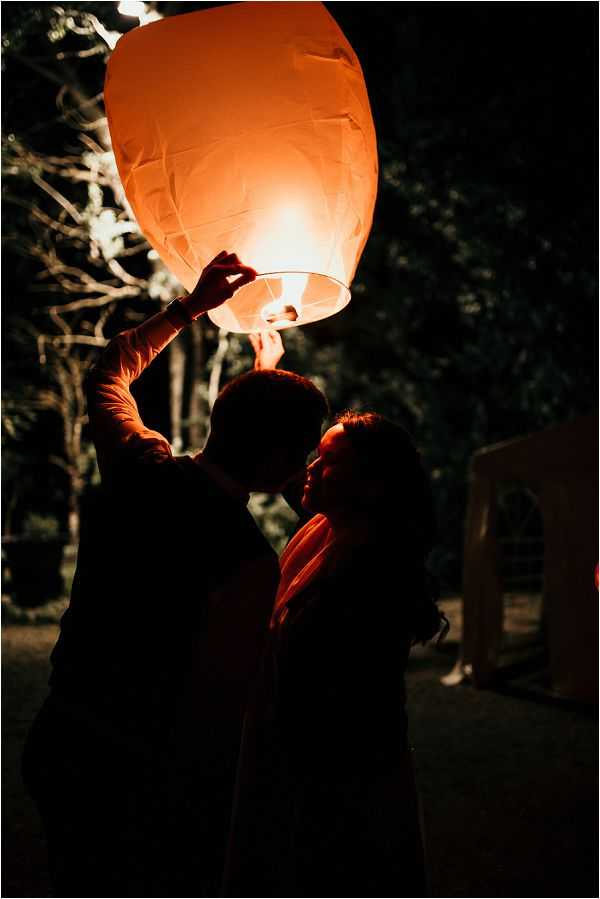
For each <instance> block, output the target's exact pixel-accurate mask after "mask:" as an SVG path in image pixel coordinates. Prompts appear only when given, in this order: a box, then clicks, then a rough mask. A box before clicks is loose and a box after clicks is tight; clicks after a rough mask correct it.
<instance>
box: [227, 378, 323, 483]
mask: <svg viewBox="0 0 600 899" xmlns="http://www.w3.org/2000/svg"><path fill="white" fill-rule="evenodd" d="M328 412H329V407H328V405H327V400H326V399H325V397H324V395H323V394H322V393H321V391H320V390H319V388H318V387H316V385H315V384H313V383H312V381H309V380H308V378H303V377H302V376H301V375H297V374H295V373H294V372H290V371H283V370H282V369H279V368H273V369H259V370H257V371H250V372H247V373H246V374H243V375H240V376H239V377H237V378H234V380H233V381H230V382H229V383H228V384H226V386H225V387H224V388H223V389H222V390H221V392H220V393H219V395H218V397H217V399H216V401H215V404H214V406H213V410H212V414H211V419H210V421H211V441H212V442H213V443H214V444H215V445H217V446H218V447H219V453H220V456H221V458H223V459H227V460H228V461H229V462H230V463H232V465H233V467H234V468H235V469H237V471H238V472H239V473H242V471H241V469H240V466H243V468H244V469H246V468H247V469H249V470H252V468H253V467H254V465H255V463H256V462H257V461H259V460H260V459H261V458H263V457H264V455H265V453H266V452H268V451H271V450H273V448H280V449H282V450H287V449H291V450H293V449H295V448H298V447H299V446H304V447H305V449H306V452H308V451H309V450H310V449H311V448H312V447H313V446H316V444H317V443H318V442H319V438H320V435H321V426H322V423H323V419H324V418H325V417H326V416H327V415H328Z"/></svg>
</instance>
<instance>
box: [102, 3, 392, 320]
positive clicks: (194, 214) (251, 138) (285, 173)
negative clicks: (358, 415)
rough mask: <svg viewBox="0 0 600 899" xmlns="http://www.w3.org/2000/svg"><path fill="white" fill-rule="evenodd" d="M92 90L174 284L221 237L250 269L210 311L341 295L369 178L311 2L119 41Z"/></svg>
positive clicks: (366, 222)
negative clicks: (101, 101) (100, 97)
mask: <svg viewBox="0 0 600 899" xmlns="http://www.w3.org/2000/svg"><path fill="white" fill-rule="evenodd" d="M105 102H106V109H107V114H108V121H109V126H110V132H111V135H112V140H113V146H114V151H115V155H116V159H117V165H118V168H119V173H120V175H121V179H122V181H123V185H124V188H125V192H126V194H127V197H128V200H129V202H130V203H131V206H132V208H133V211H134V213H135V215H136V217H137V219H138V222H139V224H140V227H141V229H142V231H143V232H144V234H145V235H146V237H147V238H148V240H149V241H150V243H151V244H152V246H153V247H154V248H155V249H156V250H157V252H158V253H159V255H160V256H161V257H162V259H163V260H164V262H165V264H166V265H167V267H168V268H169V269H170V270H171V271H172V272H173V274H174V275H175V276H176V277H177V278H178V279H179V280H180V281H181V282H182V283H183V284H184V286H185V287H186V288H187V289H188V290H192V289H193V287H194V286H195V284H196V282H197V280H198V276H199V274H200V272H201V270H202V268H203V267H204V265H206V263H207V262H209V261H210V260H211V259H212V258H213V257H214V256H215V255H216V254H217V253H218V252H219V251H220V250H222V249H227V250H229V251H234V252H236V253H238V255H239V256H240V258H241V259H242V260H243V261H244V262H245V263H247V264H248V265H252V266H253V267H254V268H255V269H256V270H257V271H258V272H259V273H260V277H259V278H258V279H257V280H256V281H255V282H253V283H252V284H249V285H247V286H245V287H243V288H242V289H241V290H239V291H238V292H237V293H236V294H235V296H234V297H233V298H232V299H231V300H230V301H229V302H228V303H227V304H225V305H224V306H222V307H220V308H219V309H216V310H214V311H213V312H212V313H210V317H211V318H212V320H213V321H214V322H215V323H216V324H218V325H220V326H222V327H224V328H227V329H229V330H231V331H238V332H250V331H260V330H265V329H267V328H272V327H276V328H284V327H290V326H291V325H300V324H306V323H307V322H311V321H317V320H318V319H321V318H325V317H326V316H328V315H332V314H333V313H335V312H338V311H339V310H340V309H342V308H343V307H344V306H345V305H346V303H348V301H349V299H350V291H349V286H350V283H351V281H352V278H353V276H354V272H355V270H356V266H357V264H358V261H359V259H360V255H361V253H362V250H363V247H364V245H365V242H366V239H367V236H368V234H369V230H370V228H371V222H372V217H373V207H374V203H375V195H376V190H377V148H376V141H375V130H374V127H373V121H372V118H371V111H370V107H369V100H368V97H367V91H366V87H365V83H364V79H363V76H362V72H361V68H360V65H359V62H358V59H357V58H356V54H355V53H354V51H353V49H352V47H351V46H350V44H349V43H348V41H347V40H346V38H345V37H344V35H343V34H342V32H341V31H340V29H339V28H338V26H337V24H336V23H335V21H334V20H333V19H332V17H331V16H330V15H329V13H328V12H327V10H326V9H325V7H324V6H323V5H322V4H321V3H300V2H295V3H277V2H271V3H260V2H257V3H254V2H248V3H237V4H231V5H229V6H224V7H218V8H215V9H209V10H204V11H201V12H194V13H190V14H187V15H180V16H171V17H169V18H166V19H163V20H162V21H160V22H156V23H153V24H150V25H146V26H144V27H143V28H136V29H134V30H133V31H131V32H129V33H128V34H127V35H125V36H124V37H123V38H121V40H120V41H119V43H118V45H117V47H116V49H115V51H114V52H113V54H112V57H111V59H110V63H109V66H108V74H107V80H106V88H105Z"/></svg>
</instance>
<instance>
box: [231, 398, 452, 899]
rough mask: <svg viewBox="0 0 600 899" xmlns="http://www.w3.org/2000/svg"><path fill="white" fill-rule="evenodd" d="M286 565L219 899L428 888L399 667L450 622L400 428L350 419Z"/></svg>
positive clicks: (417, 478)
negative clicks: (431, 571) (431, 568)
mask: <svg viewBox="0 0 600 899" xmlns="http://www.w3.org/2000/svg"><path fill="white" fill-rule="evenodd" d="M302 506H303V508H304V510H305V511H307V512H310V513H312V514H313V517H312V518H310V520H309V521H308V522H307V523H306V524H305V525H304V527H302V528H301V529H300V530H299V531H298V532H297V534H296V535H295V536H294V537H293V539H292V540H291V541H290V543H289V544H288V547H287V548H286V550H285V552H284V553H283V556H282V558H281V584H280V588H279V592H278V596H277V601H276V605H275V610H274V614H273V619H272V624H271V640H270V645H269V650H268V653H267V656H266V659H265V665H264V669H263V676H262V679H261V681H260V683H259V686H258V688H257V691H256V695H255V698H254V702H253V703H252V704H251V707H250V710H249V713H248V718H247V724H246V734H245V740H244V746H243V751H242V756H241V761H240V769H239V778H238V789H237V801H236V807H235V809H234V816H233V827H232V836H231V843H230V853H229V865H228V872H227V876H226V887H225V890H226V895H232V896H233V895H235V896H256V895H265V896H275V895H278V896H282V895H283V896H317V895H318V896H358V895H360V896H402V895H410V896H419V895H421V896H422V895H425V894H426V882H425V866H424V858H423V847H422V840H421V830H420V827H419V816H418V802H417V796H416V790H415V786H414V776H413V769H412V760H411V750H410V748H409V743H408V738H407V720H406V713H405V708H404V705H405V693H404V670H405V667H406V662H407V659H408V655H409V651H410V647H411V645H413V644H414V643H416V642H422V641H426V640H428V639H430V638H432V637H433V636H435V634H436V633H438V632H439V631H440V629H441V628H442V627H443V626H444V625H445V618H444V616H443V615H442V614H441V613H440V611H439V610H438V608H437V605H436V603H435V601H434V594H433V591H432V588H431V579H430V577H429V575H428V573H427V570H426V567H425V560H426V556H427V554H428V552H429V550H430V548H431V543H432V540H433V534H434V517H433V506H432V499H431V491H430V485H429V480H428V477H427V475H426V473H425V470H424V468H423V465H422V462H421V459H420V456H419V453H418V452H417V450H416V448H415V446H414V444H413V442H412V440H411V438H410V437H409V435H408V434H407V433H406V431H404V429H402V428H400V427H399V426H397V425H395V424H393V423H392V422H390V421H388V420H386V419H385V418H383V417H382V416H379V415H376V414H373V413H367V414H358V413H352V412H347V413H345V414H343V415H342V416H341V417H340V418H338V420H337V422H336V424H335V425H334V426H333V427H332V428H330V429H329V430H328V431H327V432H326V433H325V435H324V436H323V438H322V440H321V443H320V447H319V452H318V456H317V458H316V459H315V460H314V461H313V462H312V464H311V465H310V466H309V468H308V471H307V478H306V483H305V487H304V494H303V498H302Z"/></svg>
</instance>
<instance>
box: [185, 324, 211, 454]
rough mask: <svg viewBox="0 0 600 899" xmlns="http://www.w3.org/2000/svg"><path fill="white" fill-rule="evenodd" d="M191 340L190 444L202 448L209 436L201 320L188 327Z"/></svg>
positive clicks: (192, 446)
mask: <svg viewBox="0 0 600 899" xmlns="http://www.w3.org/2000/svg"><path fill="white" fill-rule="evenodd" d="M188 333H189V335H190V340H191V344H192V347H191V353H190V369H191V377H190V395H189V406H188V422H189V445H190V448H191V449H196V450H198V449H201V448H202V447H203V446H204V443H205V441H206V437H207V431H208V428H207V409H206V385H205V383H204V379H205V377H206V375H205V371H204V329H203V326H202V323H201V321H200V320H198V321H197V322H196V323H195V324H194V325H192V327H191V328H189V329H188Z"/></svg>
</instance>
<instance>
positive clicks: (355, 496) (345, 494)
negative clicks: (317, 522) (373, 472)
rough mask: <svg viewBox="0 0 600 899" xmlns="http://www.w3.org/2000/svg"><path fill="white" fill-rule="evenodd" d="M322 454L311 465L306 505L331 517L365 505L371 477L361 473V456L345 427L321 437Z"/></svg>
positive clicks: (335, 427) (305, 487) (309, 509)
mask: <svg viewBox="0 0 600 899" xmlns="http://www.w3.org/2000/svg"><path fill="white" fill-rule="evenodd" d="M317 452H318V455H317V458H316V459H315V460H314V462H311V464H310V465H309V466H308V469H307V472H306V482H305V484H304V494H303V497H302V505H303V507H304V508H305V509H306V510H307V511H308V512H312V513H313V514H316V513H317V512H320V513H322V514H323V515H330V514H331V513H333V514H336V513H338V514H339V513H340V512H344V513H346V514H348V513H351V511H352V510H356V509H357V508H361V507H362V506H363V503H364V500H365V497H366V492H367V486H368V484H369V481H368V475H365V472H364V471H361V468H360V465H359V462H360V460H359V457H358V454H357V452H356V450H355V449H354V447H353V446H352V444H351V442H350V440H349V439H348V435H347V434H346V433H345V431H344V426H343V425H341V424H338V425H334V426H333V427H332V428H330V429H329V430H328V431H326V432H325V434H324V435H323V437H322V438H321V442H320V444H319V448H318V450H317Z"/></svg>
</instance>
